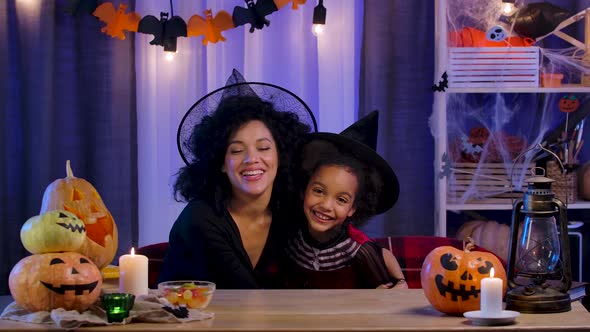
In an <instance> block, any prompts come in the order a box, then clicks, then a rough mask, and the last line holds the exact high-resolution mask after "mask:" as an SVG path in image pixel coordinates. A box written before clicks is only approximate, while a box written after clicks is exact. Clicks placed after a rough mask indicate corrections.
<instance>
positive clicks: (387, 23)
mask: <svg viewBox="0 0 590 332" xmlns="http://www.w3.org/2000/svg"><path fill="white" fill-rule="evenodd" d="M433 82H434V1H407V0H389V1H382V0H366V1H365V17H364V28H363V49H362V58H361V74H360V109H359V117H361V116H362V115H365V114H367V113H369V112H371V111H372V110H379V111H380V112H379V120H380V121H379V136H378V143H377V150H378V151H379V153H380V154H381V155H382V156H383V157H384V158H385V159H386V160H387V161H389V163H390V164H391V166H392V167H393V169H394V170H395V172H396V174H397V177H398V179H399V181H400V198H399V200H398V202H397V203H396V205H395V206H394V207H393V208H392V209H391V210H390V211H388V212H387V213H384V214H383V215H380V216H376V217H375V218H374V219H373V220H372V221H371V222H369V223H368V224H367V225H366V226H365V228H364V229H363V230H364V231H366V232H367V234H368V235H369V236H371V237H380V236H386V235H432V234H434V169H433V165H434V164H433V163H434V140H433V138H432V135H431V134H430V129H429V126H428V118H429V117H430V115H431V113H432V101H433V95H432V90H431V86H432V84H433Z"/></svg>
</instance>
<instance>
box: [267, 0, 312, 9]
mask: <svg viewBox="0 0 590 332" xmlns="http://www.w3.org/2000/svg"><path fill="white" fill-rule="evenodd" d="M306 1H307V0H274V2H275V5H276V6H277V8H278V9H281V8H283V7H284V6H285V5H286V4H288V3H289V2H292V4H291V9H293V10H297V9H299V7H298V6H299V5H305V2H306Z"/></svg>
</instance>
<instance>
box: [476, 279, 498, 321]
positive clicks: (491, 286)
mask: <svg viewBox="0 0 590 332" xmlns="http://www.w3.org/2000/svg"><path fill="white" fill-rule="evenodd" d="M502 284H503V283H502V279H500V278H494V268H492V269H491V270H490V277H489V278H483V279H481V308H480V309H481V314H482V316H484V317H496V316H500V314H501V312H502Z"/></svg>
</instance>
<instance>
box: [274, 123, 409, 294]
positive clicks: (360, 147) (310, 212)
mask: <svg viewBox="0 0 590 332" xmlns="http://www.w3.org/2000/svg"><path fill="white" fill-rule="evenodd" d="M377 120H378V113H377V112H373V113H371V114H369V115H368V116H367V117H365V118H363V119H361V120H359V121H358V122H357V123H355V124H353V125H352V126H350V127H349V128H347V129H346V130H345V131H343V132H342V133H340V134H331V133H316V134H311V135H309V140H308V141H307V142H306V143H305V145H304V147H303V148H302V154H301V155H302V161H301V169H302V175H301V178H302V179H303V180H304V181H302V183H303V184H304V185H305V187H304V188H303V216H304V220H305V221H306V223H305V224H304V225H301V227H300V230H299V231H298V232H297V234H296V235H295V236H294V237H293V238H291V239H290V241H289V244H288V246H287V250H286V251H287V259H286V264H285V266H284V271H283V273H284V281H285V283H286V286H287V287H289V288H391V287H405V288H407V286H406V284H405V280H404V276H403V273H402V272H401V268H400V266H399V264H398V262H397V260H396V259H395V257H394V256H393V254H392V253H391V252H390V251H388V250H387V249H384V248H381V247H379V246H378V245H377V244H375V243H374V242H371V241H370V240H369V239H368V238H366V236H365V235H364V234H363V233H362V232H360V231H359V230H357V229H356V227H358V226H360V225H362V224H364V223H366V222H367V220H368V219H369V218H370V217H372V216H374V215H376V214H380V213H383V212H385V211H387V210H389V209H390V208H391V207H392V206H393V204H394V203H395V201H396V200H397V197H398V194H399V185H398V182H397V178H396V176H395V173H394V172H393V170H392V169H391V167H390V166H389V164H388V163H387V162H386V161H385V160H384V159H383V158H381V157H380V156H379V155H378V154H377V152H375V150H374V149H373V148H370V147H369V146H367V145H365V144H364V143H361V142H360V140H362V141H364V142H368V143H369V144H371V145H373V146H374V145H375V141H376V135H377V130H376V128H377ZM302 219H303V218H302Z"/></svg>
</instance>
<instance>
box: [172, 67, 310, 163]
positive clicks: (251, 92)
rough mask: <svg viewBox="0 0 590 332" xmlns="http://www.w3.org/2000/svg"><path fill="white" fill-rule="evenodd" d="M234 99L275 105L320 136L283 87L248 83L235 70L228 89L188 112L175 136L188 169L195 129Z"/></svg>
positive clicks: (302, 106) (210, 95) (307, 113)
mask: <svg viewBox="0 0 590 332" xmlns="http://www.w3.org/2000/svg"><path fill="white" fill-rule="evenodd" d="M233 96H255V97H258V98H260V99H262V100H263V101H266V102H269V103H271V104H273V106H274V109H275V110H277V111H279V112H291V113H294V114H296V115H297V117H298V118H299V121H301V122H302V123H305V124H307V125H308V126H309V127H310V128H311V130H312V131H313V132H317V124H316V121H315V117H314V116H313V113H312V112H311V110H310V109H309V107H308V106H307V105H306V104H305V102H303V100H301V98H299V97H298V96H297V95H296V94H294V93H293V92H291V91H289V90H287V89H285V88H282V87H280V86H277V85H274V84H269V83H262V82H246V80H245V79H244V76H242V74H241V73H240V72H239V71H237V70H236V69H234V70H233V71H232V74H231V75H230V77H229V78H228V79H227V81H226V83H225V86H224V87H222V88H219V89H217V90H215V91H213V92H210V93H208V94H207V95H205V96H204V97H203V98H201V99H199V100H198V101H197V102H196V103H195V104H194V105H193V106H191V108H189V110H188V111H187V112H186V114H185V115H184V117H183V118H182V120H181V121H180V125H179V126H178V132H177V136H176V144H177V146H178V152H179V153H180V156H181V157H182V160H184V162H185V163H186V164H187V165H189V164H190V162H191V161H192V160H193V159H194V156H193V153H192V152H191V149H190V146H189V143H190V137H191V133H192V130H193V128H194V126H195V125H196V124H198V123H200V122H201V120H203V118H204V117H205V116H206V115H211V114H213V113H214V112H215V111H216V110H217V108H218V107H219V105H220V104H221V102H222V101H223V100H225V99H227V98H229V97H233Z"/></svg>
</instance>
